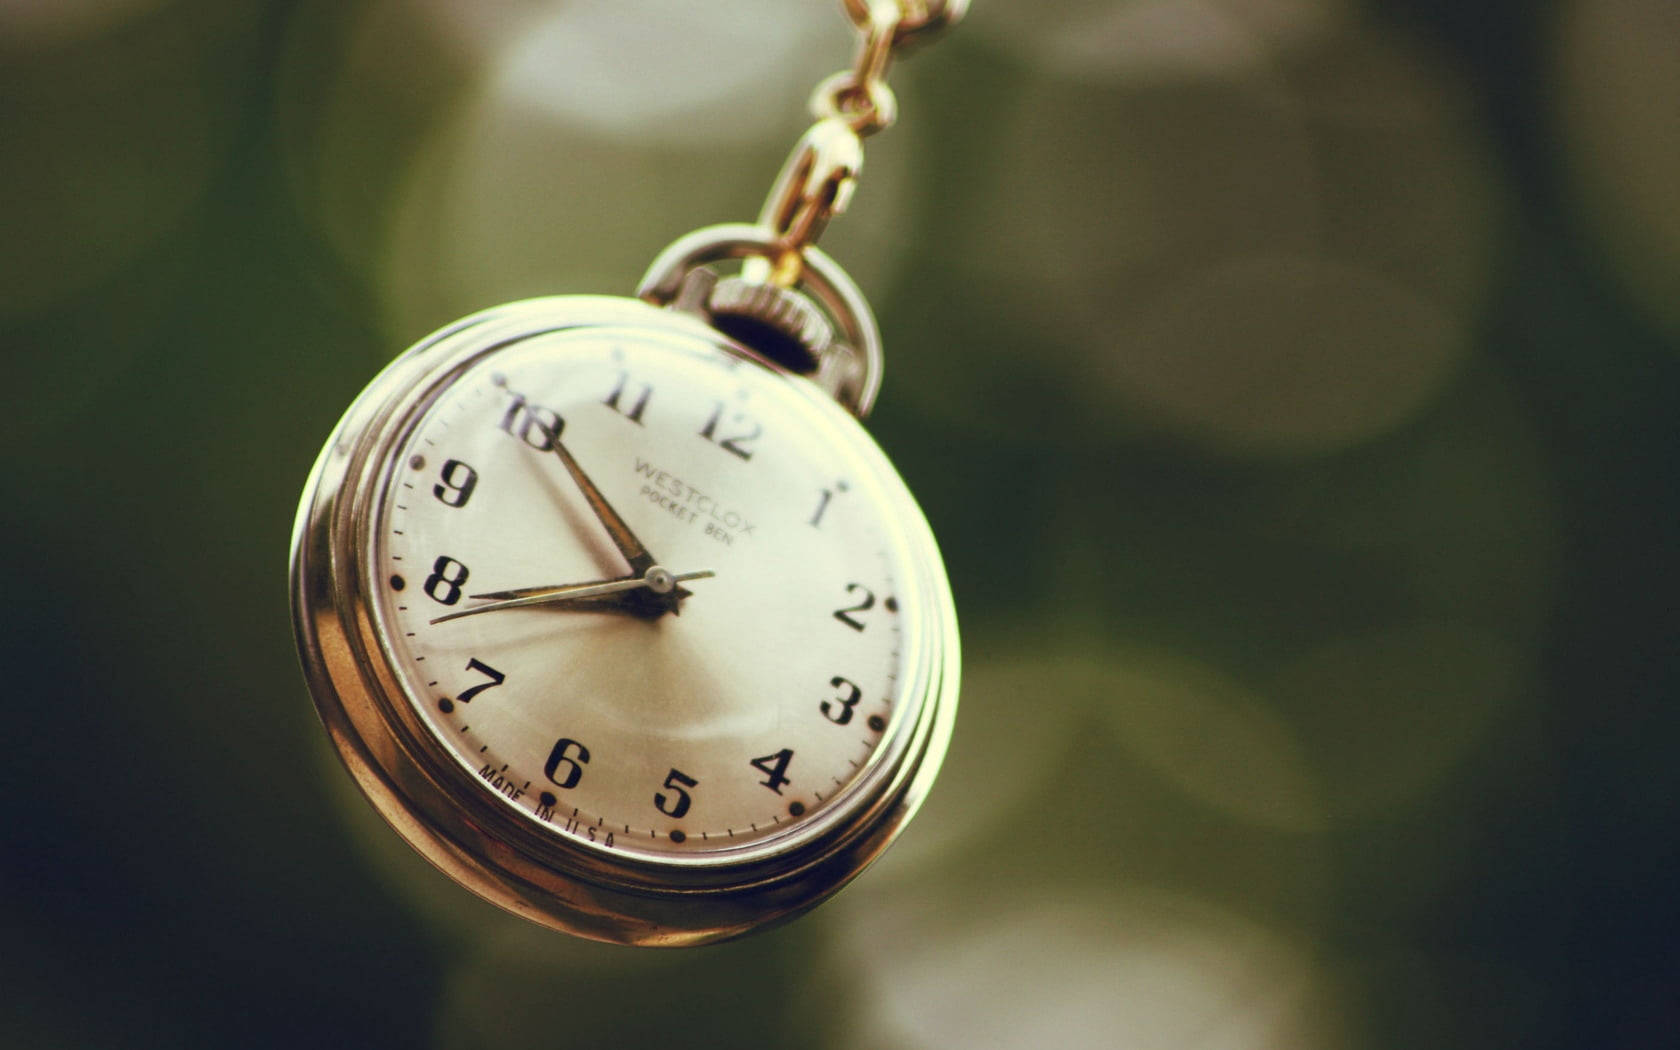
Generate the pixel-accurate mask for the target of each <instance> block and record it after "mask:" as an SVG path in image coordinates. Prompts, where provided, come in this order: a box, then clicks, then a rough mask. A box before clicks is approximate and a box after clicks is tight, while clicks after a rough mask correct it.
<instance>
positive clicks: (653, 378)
mask: <svg viewBox="0 0 1680 1050" xmlns="http://www.w3.org/2000/svg"><path fill="white" fill-rule="evenodd" d="M962 6H963V5H961V4H949V5H933V6H932V7H931V8H930V7H928V6H926V5H923V6H921V7H919V8H918V11H919V13H918V14H917V15H916V16H915V19H911V18H910V16H907V15H904V14H903V13H902V12H900V11H899V9H898V8H897V7H896V5H890V4H888V5H881V4H877V5H875V6H874V7H872V8H869V9H868V10H865V11H862V12H861V16H860V13H859V12H857V11H853V7H854V5H852V4H850V3H848V5H847V7H848V11H849V12H852V13H853V16H854V19H855V20H857V21H858V22H859V25H860V28H861V29H863V30H864V38H863V39H864V42H863V45H862V47H861V48H860V55H859V59H858V66H857V68H856V69H855V70H852V71H848V73H846V74H843V75H842V76H841V77H840V78H839V79H838V80H836V79H835V78H830V82H825V86H823V87H820V88H819V89H818V98H817V100H816V103H815V105H816V108H817V110H818V117H819V119H818V122H817V124H816V125H815V126H814V127H813V128H812V129H811V131H810V132H808V133H807V134H806V136H805V137H804V138H803V139H802V140H801V142H800V144H799V146H798V147H796V149H795V151H794V153H793V155H792V156H791V157H790V158H789V162H788V164H787V166H786V167H785V168H784V170H783V172H782V176H781V177H780V178H779V179H778V181H777V183H776V186H775V188H774V189H773V191H772V193H771V196H770V199H769V201H768V202H767V203H766V205H765V209H764V212H763V213H762V214H761V215H760V217H759V221H758V222H757V223H756V224H741V225H726V226H714V227H708V228H705V229H701V230H698V231H696V232H694V233H692V234H689V235H688V236H686V237H684V238H681V239H679V240H678V241H677V242H676V243H675V244H673V245H672V246H671V247H670V248H668V249H667V250H666V251H665V252H664V253H662V254H661V255H660V256H659V257H658V258H657V259H656V260H655V261H654V263H653V265H652V267H651V268H650V270H649V271H648V274H647V276H646V277H645V278H644V279H643V281H642V283H641V285H640V287H639V288H638V289H637V295H636V297H635V298H615V297H609V296H582V295H579V296H555V297H549V298H540V299H532V300H527V301H523V302H516V303H511V304H507V305H503V306H499V307H495V308H493V309H489V310H486V311H483V312H481V313H478V314H475V315H473V316H471V317H468V318H465V319H463V320H461V321H458V322H456V323H454V324H452V325H450V326H448V327H446V328H444V329H442V330H441V331H439V332H437V333H435V334H433V335H431V336H430V337H428V338H426V339H424V340H422V341H421V342H420V343H418V344H416V345H415V346H413V347H412V348H410V349H409V350H408V351H406V352H405V353H403V354H402V355H401V356H399V357H398V358H397V359H396V360H394V361H393V362H392V363H391V364H390V365H389V366H387V367H386V368H385V369H384V370H383V371H382V372H381V373H380V374H379V375H378V376H377V377H376V378H375V379H374V380H373V382H372V383H371V384H370V385H369V386H368V387H367V389H366V390H364V391H363V392H362V394H361V395H360V396H359V397H358V398H357V399H356V400H355V402H354V403H353V404H352V406H351V407H350V409H349V411H348V412H347V413H346V415H345V416H344V418H343V419H342V421H341V422H340V423H339V425H338V427H337V428H336V429H335V430H334V432H333V434H332V435H331V437H330V438H329V440H328V442H327V444H326V447H325V448H324V449H323V451H322V453H321V455H320V458H319V459H318V461H317V462H316V464H315V467H314V470H313V472H312V473H311V475H310V478H309V481H308V483H307V486H306V488H305V491H304V495H303V499H302V503H301V505H300V508H299V512H298V518H297V524H296V527H295V529H294V534H293V543H292V559H291V594H292V608H293V621H294V626H295V631H296V636H297V642H298V647H299V652H300V655H301V658H302V662H303V666H304V671H305V676H306V678H307V679H308V683H309V686H310V689H311V692H312V693H313V696H314V699H315V702H316V706H317V708H318V710H319V713H320V716H321V718H322V721H323V722H324V724H325V726H326V728H327V731H328V734H329V736H330V738H331V740H332V742H333V744H334V745H335V747H336V750H337V752H338V754H339V756H340V757H341V758H342V759H343V761H344V763H345V765H346V766H347V767H348V769H349V771H350V772H351V774H352V775H353V777H354V778H355V780H356V782H357V784H358V785H359V786H360V787H361V789H362V790H363V792H364V793H365V794H366V795H367V796H368V798H369V799H370V800H371V801H372V803H373V804H374V806H375V807H376V808H377V809H378V811H379V812H380V813H381V814H382V815H383V816H384V818H385V819H386V820H387V821H388V822H389V823H390V824H391V825H392V826H393V827H394V828H395V829H396V830H397V831H398V832H399V833H400V834H401V835H402V836H403V837H404V838H405V839H406V840H407V841H408V842H409V843H410V844H411V845H413V846H414V847H415V848H417V849H418V850H419V851H420V852H421V853H422V854H423V855H425V856H426V857H427V859H429V860H430V861H431V862H432V863H433V864H434V865H436V866H437V867H438V868H440V869H442V870H443V871H444V872H445V873H447V874H448V875H450V876H452V877H453V878H455V879H456V880H458V881H459V882H461V883H462V884H464V885H465V886H467V887H468V888H469V889H471V890H473V891H474V892H476V893H478V894H479V895H480V896H482V897H484V898H485V899H487V900H490V901H491V902H493V903H495V904H498V905H500V906H501V907H503V908H505V909H507V910H509V911H511V912H514V913H516V914H519V915H522V916H525V917H526V918H529V919H531V920H534V921H536V922H538V923H542V924H544V925H547V926H550V927H553V928H555V929H559V930H563V931H566V932H569V933H573V934H578V935H581V936H584V937H589V938H594V939H598V940H605V941H613V942H619V943H626V944H638V945H655V946H672V945H687V944H700V943H706V942H710V941H716V940H722V939H725V938H729V937H734V936H738V935H740V934H743V933H746V932H749V931H751V930H754V929H759V928H762V927H765V926H768V925H771V924H774V923H776V922H779V921H783V920H786V919H788V918H791V917H793V916H795V915H798V914H800V913H801V912H803V911H805V910H807V909H809V908H811V907H813V906H814V905H816V904H817V903H819V902H821V901H822V900H824V899H826V898H827V897H828V896H830V895H831V894H833V893H834V892H836V891H837V890H838V889H840V887H842V886H843V885H844V884H845V883H846V882H848V881H849V880H850V879H851V878H853V877H854V876H855V875H857V874H858V873H859V872H860V871H861V870H862V869H863V868H864V867H865V866H866V865H868V864H869V863H870V862H871V861H872V860H873V859H874V858H875V857H877V856H878V855H879V854H880V853H881V852H882V851H883V850H884V849H885V848H886V847H887V846H888V845H889V844H890V843H891V842H892V840H893V839H894V838H895V837H896V836H897V835H898V834H899V832H900V831H902V829H903V827H904V825H905V823H906V822H907V821H908V820H909V819H910V817H911V816H912V815H913V814H914V812H915V811H916V809H917V807H918V806H919V805H920V803H921V802H922V800H923V798H924V797H925V796H926V794H927V792H928V789H929V787H930V786H931V784H932V782H933V779H934V777H935V775H936V774H937V772H938V768H939V765H940V761H941V759H942V758H943V755H944V752H945V748H946V745H947V742H948V740H949V738H950V734H951V729H952V723H953V721H954V719H955V714H956V703H957V686H958V676H959V675H958V666H959V657H958V640H957V626H956V615H955V609H954V606H953V603H952V600H951V594H950V587H949V584H948V582H947V579H946V576H945V572H944V568H943V566H942V564H941V561H940V557H939V552H938V548H937V547H936V545H935V542H934V539H933V536H932V533H931V531H930V530H929V528H928V526H927V523H926V521H925V519H924V518H923V516H922V514H921V512H920V510H919V509H918V507H917V506H916V503H915V501H914V499H913V498H912V497H911V495H910V493H909V491H908V489H907V488H906V487H905V484H904V482H903V481H902V480H901V479H900V478H899V476H898V474H897V472H896V471H895V470H894V469H893V467H892V465H891V463H890V462H889V461H888V459H887V457H886V456H885V455H884V454H883V453H882V451H881V450H880V448H879V447H878V446H877V445H876V444H875V442H874V441H873V440H872V439H871V438H870V436H869V435H868V433H867V432H866V431H865V430H864V428H863V427H862V426H861V424H860V422H859V420H860V419H861V418H862V417H863V416H864V415H865V414H866V413H867V412H868V410H869V408H870V406H871V404H872V403H873V401H874V398H875V394H876V392H877V390H878V388H879V384H880V377H881V345H880V338H879V334H878V331H877V329H876V325H875V321H874V319H873V316H872V315H871V312H870V310H869V307H868V304H867V302H866V301H865V300H864V298H863V296H862V294H861V293H860V292H859V291H858V289H857V287H856V286H855V285H854V284H853V283H852V281H851V280H850V279H849V278H848V277H847V275H846V274H845V273H844V271H843V270H841V269H840V268H839V266H838V265H837V264H835V263H834V261H833V260H832V259H831V258H829V257H828V256H827V255H826V254H824V253H823V252H821V251H820V250H818V249H817V248H816V247H815V246H814V245H813V244H812V243H811V242H812V241H813V240H814V238H815V237H816V235H817V234H818V233H819V232H820V230H821V229H822V226H823V224H824V223H826V221H827V219H828V218H829V216H831V215H832V214H835V213H837V212H838V211H840V210H841V209H842V208H843V207H844V205H845V202H846V198H847V196H848V195H849V191H850V188H851V185H852V183H853V180H854V179H855V176H856V174H857V172H858V170H859V166H860V164H861V148H860V147H859V138H860V136H861V135H862V134H866V133H867V132H868V131H870V130H875V128H877V127H878V126H884V124H885V122H886V119H888V118H890V115H891V112H890V106H891V102H890V100H891V95H890V93H889V92H888V91H887V89H886V87H885V84H884V83H883V82H882V81H881V77H882V76H883V75H884V72H885V58H884V57H883V56H885V55H888V54H890V53H891V51H892V49H893V47H896V46H899V45H900V44H902V43H903V42H905V41H907V40H909V39H911V38H913V37H914V36H915V34H916V32H918V31H921V30H924V29H927V28H931V27H933V26H934V25H935V24H936V23H937V22H939V21H940V20H943V22H944V24H949V22H950V21H952V20H954V18H955V17H956V16H958V15H960V13H961V8H962Z"/></svg>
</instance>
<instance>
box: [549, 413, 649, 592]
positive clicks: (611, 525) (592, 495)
mask: <svg viewBox="0 0 1680 1050" xmlns="http://www.w3.org/2000/svg"><path fill="white" fill-rule="evenodd" d="M554 454H555V455H557V456H559V457H560V462H562V463H564V464H565V465H566V472H567V473H568V474H570V475H571V476H572V480H573V481H575V482H577V487H578V488H579V489H580V490H581V491H582V492H583V498H584V499H585V500H587V501H588V502H589V509H590V510H592V511H594V512H595V516H596V517H597V518H599V519H600V520H601V524H602V525H604V526H605V527H606V530H607V535H608V536H611V537H612V541H613V546H615V547H617V548H618V552H619V553H620V554H622V555H624V560H625V561H627V562H629V563H630V571H631V572H632V573H634V574H635V575H636V576H645V575H646V574H647V571H648V570H649V569H651V568H653V566H654V560H653V555H651V554H649V553H648V549H647V548H646V547H645V546H643V545H642V541H641V540H639V539H637V538H636V534H635V533H633V532H631V531H630V526H628V525H626V524H625V523H624V519H623V518H621V517H619V516H618V511H616V510H613V508H612V504H611V503H608V502H607V497H605V496H603V495H602V494H601V490H600V489H598V488H596V487H595V483H594V482H593V481H590V480H589V475H588V474H585V473H584V472H583V468H582V467H580V466H578V461H577V460H576V459H574V458H573V457H572V454H571V453H570V452H568V451H567V450H566V446H565V445H563V444H561V443H560V438H559V437H558V436H556V437H555V439H554Z"/></svg>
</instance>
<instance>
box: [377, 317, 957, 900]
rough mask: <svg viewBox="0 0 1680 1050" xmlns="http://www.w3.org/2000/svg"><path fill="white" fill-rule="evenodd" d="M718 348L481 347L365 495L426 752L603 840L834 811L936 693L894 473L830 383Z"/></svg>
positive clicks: (724, 838) (496, 802) (612, 341)
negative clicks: (816, 387) (930, 685)
mask: <svg viewBox="0 0 1680 1050" xmlns="http://www.w3.org/2000/svg"><path fill="white" fill-rule="evenodd" d="M717 344H718V341H717V340H712V339H707V338H704V337H703V336H702V334H700V333H690V332H687V331H685V330H682V329H681V328H671V329H656V328H650V327H643V326H600V327H584V328H574V329H568V330H559V331H549V332H546V333H542V334H536V335H530V336H527V337H523V338H518V339H513V340H510V341H508V342H505V343H502V344H500V345H495V346H493V347H490V348H486V349H484V350H483V351H482V352H479V353H477V354H476V355H475V356H472V357H470V358H468V359H466V360H464V361H462V362H460V363H458V364H457V365H456V367H455V368H454V370H453V371H452V372H451V373H450V374H449V375H447V376H446V377H444V378H443V379H442V380H439V381H437V382H436V384H435V385H434V386H433V387H432V388H431V390H430V392H429V394H428V395H427V396H426V397H424V398H421V399H417V400H416V403H415V405H414V407H413V408H411V409H410V411H409V412H408V414H407V417H406V419H405V420H404V421H403V422H402V423H401V425H400V428H399V429H398V430H397V432H396V434H395V436H394V437H392V438H390V439H389V440H388V443H387V445H386V446H385V451H384V452H383V458H382V460H381V462H380V463H379V464H378V471H379V473H380V477H381V481H380V484H379V486H378V488H377V490H376V491H375V494H374V495H373V497H372V501H371V504H370V507H369V511H368V512H367V513H366V515H365V525H364V527H365V528H366V529H367V533H366V536H365V539H364V541H363V542H364V543H365V549H366V551H367V555H366V559H365V566H364V570H363V572H364V578H363V581H362V586H363V587H364V588H365V590H366V593H367V594H368V595H369V597H370V600H369V605H370V606H371V611H372V615H373V619H374V623H375V624H376V627H377V634H378V636H379V639H380V642H381V644H382V646H383V650H384V658H385V660H386V661H387V662H388V664H389V667H390V670H391V673H392V674H393V675H394V677H395V679H396V681H397V682H398V683H399V685H400V692H401V698H400V699H399V700H397V701H396V702H398V703H405V704H407V705H409V707H410V708H411V713H412V715H413V716H415V718H414V724H416V725H418V726H419V727H421V728H420V730H419V732H420V735H421V736H423V737H426V738H429V739H427V740H425V741H423V745H422V746H423V748H424V749H425V750H427V751H429V752H430V753H432V754H434V755H436V756H443V757H441V758H440V761H442V762H443V763H444V764H446V765H448V764H452V765H453V766H454V767H455V769H454V772H455V774H456V778H455V779H456V782H457V783H461V784H464V785H466V787H465V788H464V790H469V791H476V792H477V793H478V794H479V796H481V798H480V799H479V802H480V803H482V804H488V805H493V806H497V807H500V808H501V810H502V811H503V812H505V813H507V814H511V815H513V816H514V817H515V819H517V820H519V821H521V822H523V823H524V824H525V825H526V826H528V827H530V828H532V829H535V830H537V831H538V832H539V833H540V834H542V835H546V836H552V837H555V838H556V839H557V840H559V841H560V842H563V843H564V844H565V845H566V846H567V847H568V848H574V849H578V850H582V851H584V852H586V853H588V854H591V855H594V856H613V857H622V858H628V859H630V860H632V861H646V860H656V861H664V862H669V863H673V864H677V865H682V866H688V867H696V868H704V867H706V866H708V865H717V864H725V863H732V862H736V861H738V860H739V859H740V858H743V857H755V856H756V857H763V856H766V855H769V854H773V853H775V852H776V851H780V850H785V849H788V848H792V847H794V846H796V845H797V844H798V843H799V842H801V841H805V840H811V839H813V838H816V837H819V836H821V835H823V834H825V833H826V832H827V831H829V830H831V829H832V828H834V827H835V826H837V825H838V824H840V823H841V822H843V821H844V820H845V818H846V816H847V813H848V812H849V811H850V810H853V809H855V808H857V807H858V806H859V805H863V804H865V803H866V802H867V801H868V797H869V795H870V792H871V790H872V789H873V788H874V787H878V785H879V782H880V781H881V780H882V779H883V778H885V777H886V776H887V775H888V773H889V772H890V769H889V768H888V767H890V766H891V765H892V763H893V762H894V761H895V759H896V756H897V755H899V754H901V753H902V752H903V750H904V748H905V746H906V742H905V738H906V737H907V736H908V735H909V734H908V732H907V731H906V730H907V729H908V725H907V723H911V722H913V721H914V720H915V719H916V718H917V717H918V712H917V710H915V709H916V708H918V707H919V706H920V696H919V694H918V693H917V691H916V690H917V689H921V690H924V691H925V689H926V678H927V670H926V667H925V666H924V665H925V663H926V661H925V660H924V659H923V658H922V657H921V655H920V654H921V653H922V652H923V646H924V639H923V637H922V636H923V633H924V630H925V628H924V626H923V624H922V623H921V611H922V609H923V608H924V605H925V603H926V602H927V601H929V600H930V595H929V594H927V593H926V592H927V591H928V590H929V588H928V587H927V585H926V583H925V569H924V570H922V571H920V572H919V571H918V569H917V568H916V564H915V561H916V558H915V555H913V554H912V550H913V549H914V548H913V547H912V546H911V545H910V544H908V543H907V542H906V540H905V537H904V535H903V533H904V524H903V522H902V520H900V518H899V517H897V516H896V515H897V513H898V512H897V511H896V510H895V508H898V507H900V505H901V503H902V502H907V501H908V497H907V495H904V494H902V491H901V483H900V482H898V480H897V477H896V475H895V474H893V473H892V471H891V468H890V467H889V466H888V465H887V464H886V461H885V459H884V458H883V457H881V455H880V453H879V452H878V451H877V450H876V449H875V447H874V445H873V444H872V443H870V442H869V441H868V439H867V438H866V437H864V436H863V434H862V431H861V430H860V429H859V428H858V427H856V426H855V424H853V422H852V421H851V419H850V418H849V417H847V416H845V415H844V414H843V413H841V412H840V411H838V410H837V409H835V408H834V407H833V406H832V405H829V404H827V403H820V402H821V396H820V395H818V394H816V393H815V392H814V391H813V390H811V389H807V388H805V387H804V384H802V383H801V381H799V380H795V379H791V378H790V377H788V376H786V375H783V374H780V373H777V372H775V371H773V370H771V369H770V368H768V367H766V366H764V365H762V364H759V363H758V362H756V361H753V360H749V359H747V358H744V357H742V356H739V355H735V354H731V353H728V352H725V351H724V350H722V349H720V347H719V345H717ZM895 488H896V489H898V491H894V490H895ZM915 524H916V526H917V527H919V528H925V526H921V525H920V522H919V518H917V519H916V522H915ZM614 588H617V589H614ZM918 683H920V684H919V685H918Z"/></svg>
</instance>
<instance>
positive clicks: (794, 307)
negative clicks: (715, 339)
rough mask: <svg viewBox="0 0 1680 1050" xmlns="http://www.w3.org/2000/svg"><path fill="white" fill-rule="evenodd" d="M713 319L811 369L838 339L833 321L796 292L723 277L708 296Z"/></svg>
mask: <svg viewBox="0 0 1680 1050" xmlns="http://www.w3.org/2000/svg"><path fill="white" fill-rule="evenodd" d="M706 310H707V312H708V313H709V314H711V317H712V324H713V325H715V326H716V327H717V329H718V331H720V332H723V333H724V334H725V335H727V336H729V337H730V338H732V339H735V340H736V341H738V342H740V343H743V344H745V345H746V346H747V347H749V348H750V349H752V350H755V351H757V352H758V353H759V354H762V355H763V356H765V357H767V358H769V359H770V360H772V361H774V362H776V363H777V364H779V365H781V366H783V367H784V368H787V369H789V370H790V371H793V372H797V373H799V374H800V375H809V374H811V373H812V372H815V371H817V370H818V368H819V367H820V366H821V364H822V362H823V359H824V357H825V356H827V354H828V353H829V350H830V348H831V347H833V345H834V326H833V325H832V324H830V323H829V320H828V318H827V317H825V316H823V313H822V311H821V310H819V309H818V308H817V306H816V304H815V303H813V302H811V300H809V299H807V298H806V297H805V296H803V295H801V294H800V293H798V292H795V291H791V290H789V289H786V288H778V287H777V286H775V285H773V284H762V283H759V282H757V281H749V280H746V279H744V278H741V277H725V278H723V279H721V280H719V281H718V282H717V285H716V286H715V287H713V289H712V294H711V296H710V297H709V298H708V299H707V301H706Z"/></svg>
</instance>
